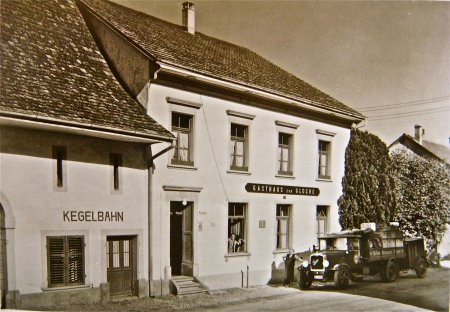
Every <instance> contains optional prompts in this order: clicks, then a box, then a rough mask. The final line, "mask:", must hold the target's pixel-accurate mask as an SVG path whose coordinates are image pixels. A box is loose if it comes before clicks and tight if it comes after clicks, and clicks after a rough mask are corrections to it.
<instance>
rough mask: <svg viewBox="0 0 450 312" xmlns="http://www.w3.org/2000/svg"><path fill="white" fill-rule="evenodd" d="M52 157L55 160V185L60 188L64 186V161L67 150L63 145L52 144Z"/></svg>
mask: <svg viewBox="0 0 450 312" xmlns="http://www.w3.org/2000/svg"><path fill="white" fill-rule="evenodd" d="M53 159H54V160H55V161H56V166H55V179H54V181H55V186H56V188H57V189H62V188H64V187H65V186H66V177H65V161H66V160H67V151H66V148H65V147H63V146H53Z"/></svg>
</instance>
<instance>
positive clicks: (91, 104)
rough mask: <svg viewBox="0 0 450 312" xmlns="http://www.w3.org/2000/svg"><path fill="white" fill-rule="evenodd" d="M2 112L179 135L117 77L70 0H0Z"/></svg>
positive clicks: (147, 134) (146, 134)
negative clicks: (153, 114) (139, 101)
mask: <svg viewBox="0 0 450 312" xmlns="http://www.w3.org/2000/svg"><path fill="white" fill-rule="evenodd" d="M0 114H1V116H3V117H5V116H6V117H17V116H20V118H28V119H29V120H40V121H41V122H42V121H43V122H56V123H58V124H63V125H69V126H71V127H81V128H89V129H94V130H96V131H105V132H112V133H122V134H123V133H126V134H127V135H129V136H131V137H141V138H150V139H156V140H163V141H170V140H172V138H173V136H172V134H171V133H170V132H168V131H167V130H166V129H164V128H163V127H162V126H161V125H159V124H158V123H157V122H156V121H154V120H153V119H152V118H150V117H149V116H148V115H147V113H146V110H145V109H144V107H142V105H140V104H139V103H138V102H136V101H135V100H134V99H132V98H131V97H130V95H129V94H128V93H126V92H125V90H124V89H123V88H122V86H121V85H120V84H119V83H118V82H117V80H116V79H115V77H114V76H113V74H112V73H111V71H110V68H109V67H108V65H107V63H106V61H105V60H104V59H103V56H102V55H101V53H100V51H99V50H98V48H97V45H96V44H95V42H94V40H93V38H92V36H91V34H90V32H89V30H88V29H87V27H86V25H85V22H84V19H83V17H82V16H81V14H80V12H79V9H78V7H77V6H76V4H75V2H74V1H72V0H58V1H56V0H46V1H34V0H14V1H11V0H7V1H1V102H0Z"/></svg>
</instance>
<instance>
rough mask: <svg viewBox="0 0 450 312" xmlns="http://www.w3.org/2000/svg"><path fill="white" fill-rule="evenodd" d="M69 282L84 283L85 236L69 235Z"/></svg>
mask: <svg viewBox="0 0 450 312" xmlns="http://www.w3.org/2000/svg"><path fill="white" fill-rule="evenodd" d="M67 262H68V263H67V266H68V267H67V284H69V285H70V284H82V283H84V240H83V236H68V237H67Z"/></svg>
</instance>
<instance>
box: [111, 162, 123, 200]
mask: <svg viewBox="0 0 450 312" xmlns="http://www.w3.org/2000/svg"><path fill="white" fill-rule="evenodd" d="M110 163H111V166H112V169H113V170H112V184H113V189H114V190H115V191H117V190H119V188H120V179H119V178H120V170H119V169H120V167H121V166H122V155H120V154H111V155H110Z"/></svg>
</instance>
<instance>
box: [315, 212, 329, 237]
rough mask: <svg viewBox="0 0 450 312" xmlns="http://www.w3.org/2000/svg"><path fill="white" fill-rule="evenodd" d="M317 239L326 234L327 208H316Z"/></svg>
mask: <svg viewBox="0 0 450 312" xmlns="http://www.w3.org/2000/svg"><path fill="white" fill-rule="evenodd" d="M316 220H317V237H320V236H324V235H325V234H327V232H328V206H317V210H316Z"/></svg>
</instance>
